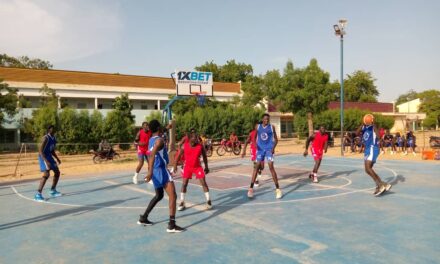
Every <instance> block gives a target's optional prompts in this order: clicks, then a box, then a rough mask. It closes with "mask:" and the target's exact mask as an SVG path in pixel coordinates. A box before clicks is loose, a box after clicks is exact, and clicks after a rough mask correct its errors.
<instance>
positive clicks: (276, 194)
mask: <svg viewBox="0 0 440 264" xmlns="http://www.w3.org/2000/svg"><path fill="white" fill-rule="evenodd" d="M275 197H276V198H277V199H281V198H282V197H283V192H282V191H281V190H280V189H276V190H275Z"/></svg>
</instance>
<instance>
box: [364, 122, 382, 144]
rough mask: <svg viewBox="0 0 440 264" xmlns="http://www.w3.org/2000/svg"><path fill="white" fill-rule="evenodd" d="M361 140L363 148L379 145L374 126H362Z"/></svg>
mask: <svg viewBox="0 0 440 264" xmlns="http://www.w3.org/2000/svg"><path fill="white" fill-rule="evenodd" d="M362 142H363V143H364V145H365V149H367V148H368V149H369V148H370V147H377V148H378V147H379V139H378V138H377V135H376V132H374V126H372V125H371V126H364V127H362Z"/></svg>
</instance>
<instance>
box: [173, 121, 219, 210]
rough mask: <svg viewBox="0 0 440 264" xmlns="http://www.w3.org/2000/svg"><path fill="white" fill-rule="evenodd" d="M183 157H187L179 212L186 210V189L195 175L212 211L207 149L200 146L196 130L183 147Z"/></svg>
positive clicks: (175, 165)
mask: <svg viewBox="0 0 440 264" xmlns="http://www.w3.org/2000/svg"><path fill="white" fill-rule="evenodd" d="M182 155H185V163H184V166H183V170H182V178H183V182H182V189H181V192H180V203H179V206H178V207H177V210H178V211H182V210H184V209H185V194H186V189H187V187H188V182H189V180H190V179H192V175H193V174H195V175H196V179H198V180H200V184H201V185H202V187H203V191H204V192H205V198H206V208H207V209H211V208H212V203H211V198H210V197H209V188H208V184H207V183H206V180H205V174H208V173H209V168H208V158H207V157H206V152H205V148H204V147H203V146H202V144H200V142H199V136H198V135H197V133H196V132H195V131H194V130H192V131H191V133H190V134H189V142H186V143H184V144H183V145H182V147H181V151H180V154H179V156H178V158H180V156H182ZM200 156H202V157H203V163H204V164H205V169H203V168H202V165H201V164H200ZM174 171H177V164H174Z"/></svg>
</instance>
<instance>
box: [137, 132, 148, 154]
mask: <svg viewBox="0 0 440 264" xmlns="http://www.w3.org/2000/svg"><path fill="white" fill-rule="evenodd" d="M150 138H151V131H150V130H148V132H145V131H144V130H143V129H141V130H140V132H139V143H145V145H144V146H141V145H139V146H138V147H139V150H143V151H147V150H148V142H149V141H150Z"/></svg>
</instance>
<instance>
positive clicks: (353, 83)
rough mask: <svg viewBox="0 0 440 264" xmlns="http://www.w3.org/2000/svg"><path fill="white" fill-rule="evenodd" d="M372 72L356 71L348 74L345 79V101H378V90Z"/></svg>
mask: <svg viewBox="0 0 440 264" xmlns="http://www.w3.org/2000/svg"><path fill="white" fill-rule="evenodd" d="M375 81H376V79H374V78H373V76H372V75H371V72H365V71H355V72H354V73H353V74H347V79H344V101H347V102H377V97H378V96H379V91H378V90H377V87H376V85H374V82H375Z"/></svg>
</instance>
